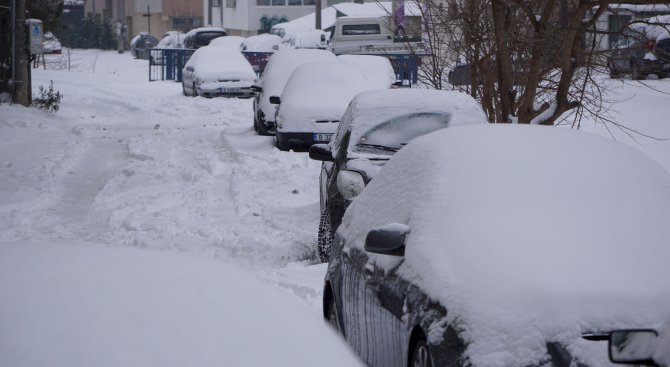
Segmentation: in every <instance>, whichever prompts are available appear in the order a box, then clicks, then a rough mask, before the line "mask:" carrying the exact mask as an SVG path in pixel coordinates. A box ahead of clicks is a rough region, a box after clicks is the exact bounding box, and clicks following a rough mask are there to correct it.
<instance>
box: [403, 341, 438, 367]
mask: <svg viewBox="0 0 670 367" xmlns="http://www.w3.org/2000/svg"><path fill="white" fill-rule="evenodd" d="M411 351H412V354H410V359H409V365H410V366H411V367H433V360H432V358H431V356H430V350H429V349H428V344H427V343H426V339H425V338H424V337H423V336H422V337H420V338H419V339H417V340H416V341H415V342H414V345H413V346H412V348H411Z"/></svg>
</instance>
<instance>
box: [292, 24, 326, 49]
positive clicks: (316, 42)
mask: <svg viewBox="0 0 670 367" xmlns="http://www.w3.org/2000/svg"><path fill="white" fill-rule="evenodd" d="M329 38H330V35H329V34H328V33H327V32H324V31H322V30H320V29H312V30H307V31H301V32H295V33H293V34H292V35H291V36H290V37H289V38H288V39H286V40H285V41H284V44H283V46H284V47H287V48H318V49H322V50H325V49H326V47H327V46H328V40H329Z"/></svg>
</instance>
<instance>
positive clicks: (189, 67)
mask: <svg viewBox="0 0 670 367" xmlns="http://www.w3.org/2000/svg"><path fill="white" fill-rule="evenodd" d="M194 70H195V69H193V66H187V67H186V71H191V72H193V71H194Z"/></svg>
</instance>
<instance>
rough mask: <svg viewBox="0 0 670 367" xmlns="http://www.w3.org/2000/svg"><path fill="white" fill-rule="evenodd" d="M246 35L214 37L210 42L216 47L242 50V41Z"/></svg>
mask: <svg viewBox="0 0 670 367" xmlns="http://www.w3.org/2000/svg"><path fill="white" fill-rule="evenodd" d="M243 42H244V37H240V36H225V37H217V38H214V39H213V40H212V41H211V42H210V43H209V44H210V45H211V46H216V47H227V48H229V49H231V50H235V51H242V43H243Z"/></svg>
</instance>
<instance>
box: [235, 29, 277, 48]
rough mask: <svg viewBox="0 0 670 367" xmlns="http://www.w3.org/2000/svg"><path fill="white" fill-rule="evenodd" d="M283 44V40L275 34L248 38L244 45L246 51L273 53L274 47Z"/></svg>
mask: <svg viewBox="0 0 670 367" xmlns="http://www.w3.org/2000/svg"><path fill="white" fill-rule="evenodd" d="M281 42H282V38H281V37H279V36H277V35H274V34H267V33H264V34H258V35H255V36H251V37H247V38H245V39H244V42H243V43H242V47H243V48H244V51H253V52H273V51H274V49H273V46H275V45H278V44H280V43H281Z"/></svg>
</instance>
